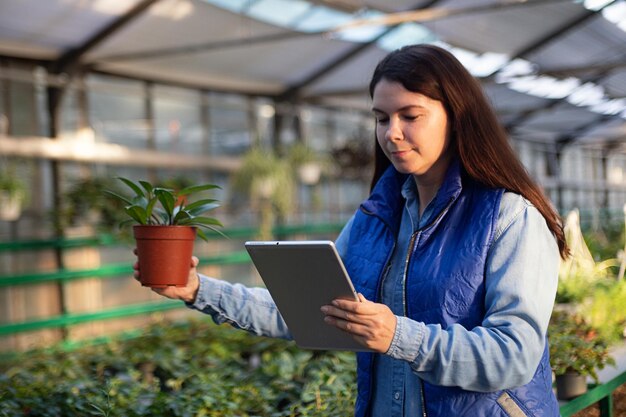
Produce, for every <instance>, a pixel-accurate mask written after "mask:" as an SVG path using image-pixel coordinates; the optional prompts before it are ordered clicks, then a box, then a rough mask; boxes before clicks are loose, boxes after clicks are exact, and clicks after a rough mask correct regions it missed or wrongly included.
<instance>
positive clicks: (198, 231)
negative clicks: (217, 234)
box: [196, 229, 209, 242]
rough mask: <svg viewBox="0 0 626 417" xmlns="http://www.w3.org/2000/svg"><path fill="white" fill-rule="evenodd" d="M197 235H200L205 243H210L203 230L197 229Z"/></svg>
mask: <svg viewBox="0 0 626 417" xmlns="http://www.w3.org/2000/svg"><path fill="white" fill-rule="evenodd" d="M196 235H198V237H199V238H200V239H202V240H204V241H205V242H208V241H209V238H208V237H207V235H206V234H205V233H204V232H203V231H202V229H196Z"/></svg>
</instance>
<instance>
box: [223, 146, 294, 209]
mask: <svg viewBox="0 0 626 417" xmlns="http://www.w3.org/2000/svg"><path fill="white" fill-rule="evenodd" d="M233 186H234V188H235V190H237V191H239V192H242V193H244V194H246V195H247V196H248V198H249V200H250V201H251V203H252V204H253V205H258V204H259V203H260V201H262V200H269V202H270V203H271V204H272V205H273V206H274V207H275V208H276V210H277V211H278V212H279V213H280V214H283V215H286V214H288V213H289V212H290V211H291V210H292V208H293V192H294V180H293V174H292V172H291V167H290V165H289V163H288V161H287V160H285V159H281V158H279V157H278V156H276V155H275V154H274V153H273V152H270V151H267V150H264V149H262V148H258V147H255V148H252V149H250V150H249V151H248V152H247V153H246V154H245V155H244V156H243V162H242V165H241V167H240V168H239V170H238V171H237V173H236V174H235V176H234V178H233Z"/></svg>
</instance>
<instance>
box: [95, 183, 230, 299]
mask: <svg viewBox="0 0 626 417" xmlns="http://www.w3.org/2000/svg"><path fill="white" fill-rule="evenodd" d="M119 180H120V181H122V182H123V183H124V184H126V185H127V186H128V188H130V190H131V191H132V192H133V196H132V197H126V196H123V195H121V194H118V193H116V192H114V191H111V190H105V192H106V193H107V194H108V195H111V196H113V197H114V198H116V199H118V200H121V201H123V202H124V203H125V204H126V206H125V208H124V211H125V213H126V214H127V215H128V217H130V218H129V219H127V220H125V221H123V222H122V223H121V224H120V226H123V225H125V224H129V223H131V224H134V226H133V235H134V237H135V241H136V244H137V258H138V261H139V267H140V269H141V271H142V274H141V284H142V285H143V286H147V287H166V286H170V285H175V286H178V287H183V286H185V285H186V284H187V276H188V273H189V265H190V262H191V256H192V254H193V244H194V240H195V238H196V235H197V236H199V237H200V238H202V239H203V240H207V239H208V238H207V236H206V234H205V233H204V230H206V231H212V232H216V233H219V234H221V232H220V231H219V230H218V229H217V227H221V226H222V224H221V223H220V222H219V221H218V220H217V219H215V218H213V217H206V216H204V215H203V214H204V213H206V212H208V211H211V210H213V209H215V208H217V207H219V204H218V202H217V200H215V199H199V200H197V201H195V202H188V199H189V198H190V197H191V196H192V195H195V194H197V193H200V192H204V191H207V190H212V189H215V188H219V187H218V186H217V185H214V184H202V185H195V186H191V187H186V188H183V189H181V190H178V191H175V190H173V189H170V188H163V187H155V186H153V185H152V184H150V183H149V182H147V181H138V182H133V181H131V180H129V179H127V178H121V177H120V178H119ZM177 202H178V203H177Z"/></svg>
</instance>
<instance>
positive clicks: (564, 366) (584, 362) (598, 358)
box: [548, 311, 615, 400]
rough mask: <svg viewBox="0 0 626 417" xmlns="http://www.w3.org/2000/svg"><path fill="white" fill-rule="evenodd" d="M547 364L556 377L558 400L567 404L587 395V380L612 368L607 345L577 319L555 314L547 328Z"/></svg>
mask: <svg viewBox="0 0 626 417" xmlns="http://www.w3.org/2000/svg"><path fill="white" fill-rule="evenodd" d="M548 339H549V343H550V364H551V366H552V370H553V371H554V375H555V376H556V392H557V398H558V399H560V400H569V399H571V398H574V397H576V396H578V395H581V394H584V393H585V392H586V391H587V378H588V377H590V378H592V379H593V380H594V381H595V382H596V383H597V382H598V374H597V371H598V370H601V369H604V367H605V366H606V365H615V360H614V359H613V358H612V357H611V356H610V355H609V351H608V345H607V343H606V342H605V340H604V339H603V338H601V337H600V336H599V335H598V333H597V331H596V330H595V329H594V328H593V327H592V326H591V325H589V324H588V323H587V322H586V321H585V320H584V319H583V318H582V317H581V316H580V315H578V314H576V313H568V312H565V311H555V312H553V314H552V317H551V319H550V325H549V326H548Z"/></svg>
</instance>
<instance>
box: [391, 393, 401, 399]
mask: <svg viewBox="0 0 626 417" xmlns="http://www.w3.org/2000/svg"><path fill="white" fill-rule="evenodd" d="M393 398H395V399H396V400H399V399H400V393H399V392H396V393H395V394H393Z"/></svg>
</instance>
